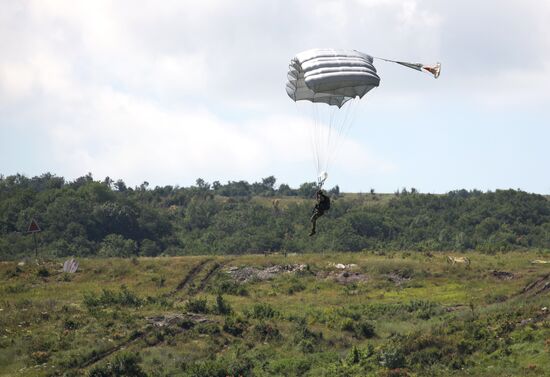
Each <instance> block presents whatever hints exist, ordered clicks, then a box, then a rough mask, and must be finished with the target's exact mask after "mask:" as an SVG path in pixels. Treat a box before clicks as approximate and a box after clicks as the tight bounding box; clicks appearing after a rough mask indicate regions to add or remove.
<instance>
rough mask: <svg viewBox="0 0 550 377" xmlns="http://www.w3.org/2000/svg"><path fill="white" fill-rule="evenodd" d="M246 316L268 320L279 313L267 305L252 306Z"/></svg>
mask: <svg viewBox="0 0 550 377" xmlns="http://www.w3.org/2000/svg"><path fill="white" fill-rule="evenodd" d="M246 315H247V316H248V317H250V318H255V319H269V318H274V317H276V316H278V315H279V313H278V312H277V311H276V310H275V309H273V307H271V305H269V304H264V303H259V304H254V306H253V307H252V309H250V310H247V311H246Z"/></svg>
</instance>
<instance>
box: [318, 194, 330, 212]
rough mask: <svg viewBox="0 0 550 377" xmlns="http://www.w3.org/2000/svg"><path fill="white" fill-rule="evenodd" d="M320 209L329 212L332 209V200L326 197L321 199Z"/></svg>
mask: <svg viewBox="0 0 550 377" xmlns="http://www.w3.org/2000/svg"><path fill="white" fill-rule="evenodd" d="M319 209H320V210H322V211H328V210H329V209H330V198H329V197H328V196H326V195H323V196H322V197H321V201H320V202H319Z"/></svg>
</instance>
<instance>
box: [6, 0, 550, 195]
mask: <svg viewBox="0 0 550 377" xmlns="http://www.w3.org/2000/svg"><path fill="white" fill-rule="evenodd" d="M549 19H550V1H547V0H524V1H517V0H483V1H479V0H477V1H473V0H461V1H438V0H405V1H398V0H296V1H291V0H289V1H274V0H264V1H257V0H250V1H248V0H235V1H227V0H201V1H187V0H183V1H181V0H177V1H176V0H165V1H161V2H159V1H142V0H138V1H136V0H131V1H130V0H117V1H105V0H94V1H84V0H82V1H79V0H67V1H64V0H57V1H48V0H36V1H33V0H26V1H10V0H0V174H3V175H4V176H7V175H12V174H16V173H21V174H24V175H27V176H36V175H41V174H43V173H46V172H50V173H53V174H56V175H58V176H64V177H65V178H67V179H69V180H72V179H75V178H77V177H80V176H83V175H85V174H87V173H88V172H91V173H92V174H93V177H94V179H96V180H103V178H105V177H106V176H109V177H111V178H112V179H115V180H117V179H123V180H124V181H125V182H126V184H127V185H130V186H135V185H140V184H141V183H142V182H144V181H147V182H149V184H150V187H151V186H152V187H154V186H157V185H158V186H164V185H179V186H190V185H193V184H195V181H196V179H197V178H202V179H204V180H205V181H207V182H213V181H216V180H217V181H220V182H222V183H225V182H227V181H238V180H247V181H249V182H256V181H261V179H262V178H264V177H268V176H271V175H274V176H275V177H276V178H277V183H276V184H277V185H279V184H281V183H287V184H290V185H291V186H292V187H297V186H299V185H300V184H301V183H303V182H311V181H314V180H315V179H316V173H317V172H316V169H315V168H314V160H313V156H312V147H311V133H310V128H311V126H312V124H313V122H314V119H313V118H314V117H313V116H312V113H311V112H309V113H308V111H303V109H302V106H301V105H300V106H297V105H296V104H295V103H294V102H293V101H291V100H290V98H289V97H288V96H287V95H286V92H285V83H286V73H287V69H288V64H289V62H290V60H291V59H292V58H293V57H294V56H295V55H296V54H297V53H299V52H301V51H303V50H307V49H310V48H342V49H355V50H359V51H362V52H365V53H367V54H371V55H373V56H378V57H385V58H390V59H397V60H404V61H411V62H422V63H426V64H433V63H435V62H441V63H442V73H441V76H440V78H439V79H437V80H435V79H434V78H432V77H430V76H429V75H427V74H423V73H420V72H417V71H414V70H410V69H407V68H404V67H402V66H399V65H396V64H392V63H386V62H383V61H379V60H375V66H376V68H377V70H378V74H379V76H380V78H381V83H380V86H379V87H378V88H375V89H373V90H372V91H371V92H369V93H368V94H367V95H366V96H365V97H364V98H363V99H362V100H361V101H356V102H357V103H356V109H355V112H354V113H353V118H352V120H353V122H352V123H351V124H350V126H351V127H350V128H349V131H348V132H347V133H346V134H345V135H342V137H341V140H340V148H339V149H338V152H337V153H336V155H335V156H334V158H333V159H331V165H330V169H329V170H328V174H329V178H328V180H327V182H326V186H327V187H328V188H330V187H333V186H335V185H338V186H339V187H340V189H341V190H342V191H345V192H368V191H369V190H370V189H374V190H375V191H376V192H394V191H396V190H400V189H402V188H404V187H407V188H412V187H414V188H416V189H417V190H418V191H420V192H431V193H444V192H448V191H451V190H456V189H463V188H464V189H468V190H470V189H479V190H483V191H487V190H496V189H508V188H513V189H522V190H525V191H528V192H535V193H541V194H550V174H548V173H549V166H550V148H549V141H550V95H549V90H550V89H549V88H550V23H548V22H547V21H548V20H549ZM310 106H313V105H310Z"/></svg>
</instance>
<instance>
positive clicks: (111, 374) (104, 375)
mask: <svg viewBox="0 0 550 377" xmlns="http://www.w3.org/2000/svg"><path fill="white" fill-rule="evenodd" d="M140 361H141V358H140V357H139V356H138V355H137V354H132V353H123V354H120V355H117V356H116V357H115V358H114V359H113V360H112V361H110V362H108V363H106V364H104V365H100V366H96V367H94V368H93V369H92V370H91V371H90V373H89V374H88V376H89V377H147V374H145V372H144V371H143V370H142V369H141V367H140V366H139V362H140Z"/></svg>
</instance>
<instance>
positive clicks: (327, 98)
mask: <svg viewBox="0 0 550 377" xmlns="http://www.w3.org/2000/svg"><path fill="white" fill-rule="evenodd" d="M374 59H380V60H384V61H388V62H393V63H397V64H401V65H404V66H406V67H409V68H412V69H416V70H419V71H423V72H426V73H430V74H432V75H433V76H434V77H435V78H438V77H439V74H440V71H441V64H439V63H437V64H436V65H435V66H426V65H423V64H420V63H407V62H401V61H395V60H389V59H383V58H376V57H373V56H370V55H367V54H365V53H362V52H359V51H356V50H338V49H312V50H307V51H304V52H301V53H299V54H297V55H296V56H295V57H294V58H293V59H292V60H291V61H290V64H289V69H288V74H287V79H288V81H287V83H286V92H287V94H288V96H289V97H290V98H291V99H292V100H293V101H294V102H296V103H297V104H298V103H299V102H301V101H304V102H307V103H310V105H311V106H310V107H311V109H310V111H311V112H312V118H313V120H314V122H313V130H312V146H313V148H312V150H313V156H314V161H315V168H316V171H317V184H318V186H319V188H321V187H322V186H323V184H324V182H325V181H326V179H327V178H328V173H327V171H328V170H329V164H330V162H331V160H332V159H333V157H334V155H335V154H336V151H337V149H338V148H339V146H340V143H341V140H342V138H343V135H344V134H345V133H347V131H348V130H349V128H350V126H351V123H352V121H353V118H354V115H353V113H354V106H353V104H354V103H355V102H357V101H359V100H360V99H361V98H363V96H365V95H366V94H367V93H368V92H369V91H370V90H372V89H374V88H376V87H377V86H378V85H380V77H379V76H378V74H377V73H376V68H375V67H374V65H373V62H374ZM327 105H329V106H327Z"/></svg>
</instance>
